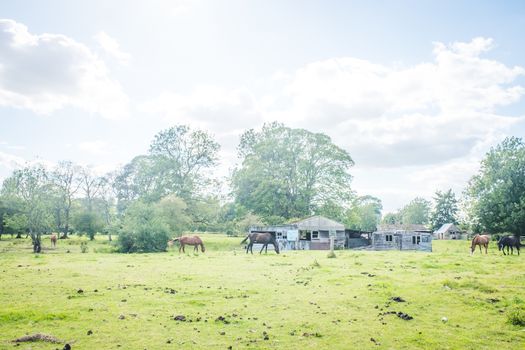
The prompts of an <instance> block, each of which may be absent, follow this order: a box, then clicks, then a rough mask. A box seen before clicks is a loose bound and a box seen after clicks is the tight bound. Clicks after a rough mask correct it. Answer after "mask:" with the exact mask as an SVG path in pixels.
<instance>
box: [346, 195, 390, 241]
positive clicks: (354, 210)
mask: <svg viewBox="0 0 525 350" xmlns="http://www.w3.org/2000/svg"><path fill="white" fill-rule="evenodd" d="M382 209H383V205H382V204H381V200H380V199H379V198H376V197H373V196H369V195H367V196H360V197H357V198H356V199H354V201H353V202H352V206H351V207H350V209H349V210H348V211H347V215H346V218H345V220H344V223H345V225H346V226H347V227H349V228H352V229H355V230H360V231H369V232H372V231H375V230H376V229H377V225H379V223H380V222H381V210H382Z"/></svg>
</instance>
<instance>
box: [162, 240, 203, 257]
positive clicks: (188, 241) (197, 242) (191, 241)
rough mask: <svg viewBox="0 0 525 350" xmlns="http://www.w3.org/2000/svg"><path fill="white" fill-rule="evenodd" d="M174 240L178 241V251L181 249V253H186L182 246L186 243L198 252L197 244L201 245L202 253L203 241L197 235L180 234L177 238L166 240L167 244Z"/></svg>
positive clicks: (171, 243)
mask: <svg viewBox="0 0 525 350" xmlns="http://www.w3.org/2000/svg"><path fill="white" fill-rule="evenodd" d="M175 242H179V244H180V246H179V253H180V251H181V250H182V252H183V253H186V251H185V250H184V246H186V245H192V246H193V251H194V252H198V251H199V246H201V250H202V252H203V253H204V251H205V250H206V249H204V243H202V239H201V238H200V237H199V236H182V237H179V238H174V239H171V240H169V241H168V246H170V247H171V246H172V245H173V244H174V243H175Z"/></svg>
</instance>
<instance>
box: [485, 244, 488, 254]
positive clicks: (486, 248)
mask: <svg viewBox="0 0 525 350" xmlns="http://www.w3.org/2000/svg"><path fill="white" fill-rule="evenodd" d="M488 249H489V244H488V243H487V244H485V254H488V253H487V250H488Z"/></svg>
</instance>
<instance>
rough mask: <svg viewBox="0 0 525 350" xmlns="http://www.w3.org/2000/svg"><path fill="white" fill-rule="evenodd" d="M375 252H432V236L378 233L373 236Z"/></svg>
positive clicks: (407, 232) (409, 233) (422, 233)
mask: <svg viewBox="0 0 525 350" xmlns="http://www.w3.org/2000/svg"><path fill="white" fill-rule="evenodd" d="M372 249H374V250H421V251H426V252H431V251H432V234H431V233H430V232H421V231H402V230H397V231H376V232H374V233H373V234H372Z"/></svg>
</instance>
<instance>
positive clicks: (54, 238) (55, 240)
mask: <svg viewBox="0 0 525 350" xmlns="http://www.w3.org/2000/svg"><path fill="white" fill-rule="evenodd" d="M50 238H51V245H52V246H53V247H56V246H57V235H56V234H55V233H53V234H52V235H51V237H50Z"/></svg>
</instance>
